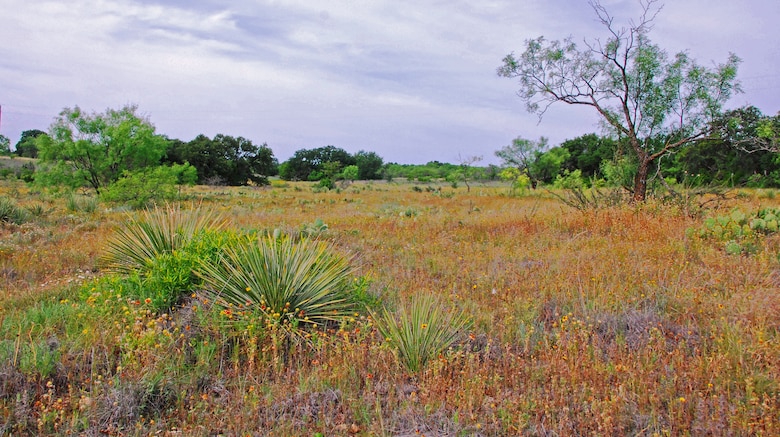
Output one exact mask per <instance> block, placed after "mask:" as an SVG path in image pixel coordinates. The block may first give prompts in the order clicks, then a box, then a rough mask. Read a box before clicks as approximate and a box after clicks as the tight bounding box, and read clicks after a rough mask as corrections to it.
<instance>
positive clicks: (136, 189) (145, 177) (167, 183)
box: [101, 164, 197, 208]
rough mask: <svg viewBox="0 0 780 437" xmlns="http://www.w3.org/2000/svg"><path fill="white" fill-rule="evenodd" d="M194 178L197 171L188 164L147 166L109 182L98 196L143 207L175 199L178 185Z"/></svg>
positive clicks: (110, 200) (191, 182) (191, 181)
mask: <svg viewBox="0 0 780 437" xmlns="http://www.w3.org/2000/svg"><path fill="white" fill-rule="evenodd" d="M195 180H197V171H196V169H195V167H192V166H191V165H189V164H184V165H178V164H177V165H173V166H171V167H166V166H159V167H153V168H147V169H143V170H139V171H136V172H125V173H124V174H123V176H122V177H121V178H120V179H119V180H117V181H116V182H114V183H113V184H111V185H110V186H108V188H107V189H106V190H105V191H104V192H103V193H102V195H101V197H102V199H103V200H105V201H107V202H118V203H125V204H128V205H130V206H131V207H133V208H143V207H146V206H147V205H149V204H150V203H153V202H160V201H163V202H168V201H172V200H175V199H177V198H178V197H179V189H178V186H180V185H185V184H186V185H191V184H193V183H194V182H195Z"/></svg>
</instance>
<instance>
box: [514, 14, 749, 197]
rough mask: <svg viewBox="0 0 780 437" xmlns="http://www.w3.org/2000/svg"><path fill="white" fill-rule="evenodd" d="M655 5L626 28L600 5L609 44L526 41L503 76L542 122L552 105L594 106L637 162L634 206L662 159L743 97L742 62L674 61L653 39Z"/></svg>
mask: <svg viewBox="0 0 780 437" xmlns="http://www.w3.org/2000/svg"><path fill="white" fill-rule="evenodd" d="M656 3H657V0H647V1H646V2H641V1H640V4H641V6H642V14H641V15H640V17H639V20H638V21H637V22H634V21H632V22H630V23H629V24H628V26H626V27H621V26H619V25H618V24H616V23H615V22H614V17H613V16H612V15H610V13H609V12H608V11H607V10H606V8H604V7H603V6H602V5H601V3H600V2H599V1H597V0H594V1H592V2H590V5H591V7H592V8H593V10H594V12H595V13H596V16H597V18H598V20H599V22H600V23H601V24H602V25H603V26H604V27H605V28H606V30H607V38H606V39H605V40H601V39H595V40H591V41H585V42H584V46H583V47H580V46H578V45H577V44H576V43H575V42H574V41H573V40H572V39H571V38H567V39H564V40H563V41H547V40H545V39H544V37H539V38H536V39H532V40H528V41H526V47H525V51H524V52H523V53H522V54H520V55H519V56H515V54H514V53H512V54H509V55H507V56H506V57H505V58H504V60H503V65H502V66H501V67H499V68H498V74H499V75H500V76H504V77H509V78H515V79H518V80H519V84H520V90H519V91H518V95H519V96H520V97H521V98H522V99H523V100H524V101H525V103H526V105H527V106H526V107H527V110H528V111H529V112H533V113H537V114H538V115H539V117H540V118H541V117H542V116H543V115H544V113H545V112H546V111H547V109H548V108H549V107H550V106H551V105H552V104H554V103H558V102H563V103H567V104H570V105H581V106H588V107H591V108H593V109H594V110H596V111H597V112H598V113H599V114H600V116H601V117H602V119H603V121H604V122H605V125H606V126H607V128H609V129H610V130H611V131H612V132H614V133H615V134H616V135H617V136H618V137H619V138H622V139H624V140H625V142H626V143H627V144H628V145H629V147H630V148H631V150H633V152H634V153H635V154H636V158H637V172H636V177H635V179H634V186H633V199H634V201H639V202H641V201H644V199H645V196H646V192H647V178H648V174H649V172H650V169H651V166H652V165H653V164H654V163H655V162H656V160H658V159H659V158H660V157H661V156H663V155H665V154H667V153H670V152H672V151H673V150H675V149H677V148H679V147H681V146H684V145H686V144H690V143H691V142H694V141H697V140H700V139H703V138H706V137H707V136H708V134H709V130H710V122H711V121H712V120H713V119H715V117H717V116H718V115H720V113H721V110H722V105H723V104H724V103H725V102H726V101H727V100H728V99H729V98H730V97H731V95H732V94H733V93H734V92H739V91H740V89H739V83H738V82H737V80H736V77H737V65H738V64H739V62H740V60H739V58H738V57H737V56H736V55H734V54H730V55H729V58H728V60H727V61H726V63H724V64H720V65H717V66H714V67H713V68H707V67H703V66H701V65H699V64H697V63H696V61H695V60H694V59H692V58H691V57H690V56H689V55H688V54H687V53H686V52H680V53H677V54H675V55H674V56H673V57H671V58H670V57H669V55H668V54H667V53H666V51H664V50H663V49H661V48H660V47H659V46H657V45H655V44H653V43H652V42H651V41H650V39H649V38H648V33H649V32H650V30H651V28H652V22H653V20H654V19H655V17H656V16H657V14H658V13H659V12H660V10H661V7H660V6H658V5H656Z"/></svg>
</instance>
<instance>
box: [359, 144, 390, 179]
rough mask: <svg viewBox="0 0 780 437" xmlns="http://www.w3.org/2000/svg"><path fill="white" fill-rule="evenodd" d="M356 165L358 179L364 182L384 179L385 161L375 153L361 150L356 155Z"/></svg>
mask: <svg viewBox="0 0 780 437" xmlns="http://www.w3.org/2000/svg"><path fill="white" fill-rule="evenodd" d="M355 165H357V167H358V177H357V178H358V179H360V180H362V181H367V180H374V179H382V173H381V172H382V166H384V160H383V159H382V157H380V156H379V155H377V154H376V153H375V152H366V151H364V150H361V151H359V152H357V153H355Z"/></svg>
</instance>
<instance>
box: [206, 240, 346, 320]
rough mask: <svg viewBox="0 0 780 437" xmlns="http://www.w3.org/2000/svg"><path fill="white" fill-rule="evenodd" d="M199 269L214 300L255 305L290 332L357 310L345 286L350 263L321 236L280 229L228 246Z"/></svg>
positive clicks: (228, 306)
mask: <svg viewBox="0 0 780 437" xmlns="http://www.w3.org/2000/svg"><path fill="white" fill-rule="evenodd" d="M201 269H202V275H203V278H204V281H205V282H206V284H207V285H209V287H208V289H207V294H208V295H209V296H210V297H211V300H213V301H214V302H216V303H217V304H219V305H221V306H223V307H225V308H226V309H227V310H236V309H237V308H246V309H247V310H248V311H250V312H252V311H254V313H252V314H257V315H259V316H260V317H262V318H263V319H264V320H263V322H264V324H265V325H266V326H268V327H272V328H281V329H282V330H283V331H285V332H287V333H295V331H296V330H297V328H299V327H306V326H317V325H324V324H328V323H331V322H337V323H338V322H342V321H344V319H345V318H346V317H349V316H351V315H352V311H353V310H354V308H353V307H354V305H353V304H352V302H351V300H350V298H349V296H348V294H347V292H346V290H347V285H348V284H349V278H350V275H351V273H352V268H351V267H350V265H349V263H348V260H347V259H346V258H344V257H341V256H338V255H336V254H335V253H334V251H333V247H332V246H331V245H330V244H328V243H324V242H321V241H317V240H312V239H308V238H301V239H299V240H294V239H293V238H292V237H290V236H289V235H281V234H279V233H278V232H277V233H276V235H267V236H263V237H260V238H259V239H258V240H255V241H251V242H246V243H244V244H239V245H236V246H234V247H228V248H226V249H225V253H224V256H223V257H222V258H221V259H220V261H219V262H216V263H214V262H205V263H203V265H202V267H201Z"/></svg>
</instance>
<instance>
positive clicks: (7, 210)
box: [0, 197, 30, 225]
mask: <svg viewBox="0 0 780 437" xmlns="http://www.w3.org/2000/svg"><path fill="white" fill-rule="evenodd" d="M29 217H30V215H29V213H28V212H27V211H26V210H24V209H22V208H20V207H18V206H17V205H16V203H15V202H14V201H13V200H11V199H9V198H8V197H0V222H2V223H12V224H15V225H21V224H22V223H24V222H26V221H27V220H28V219H29Z"/></svg>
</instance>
